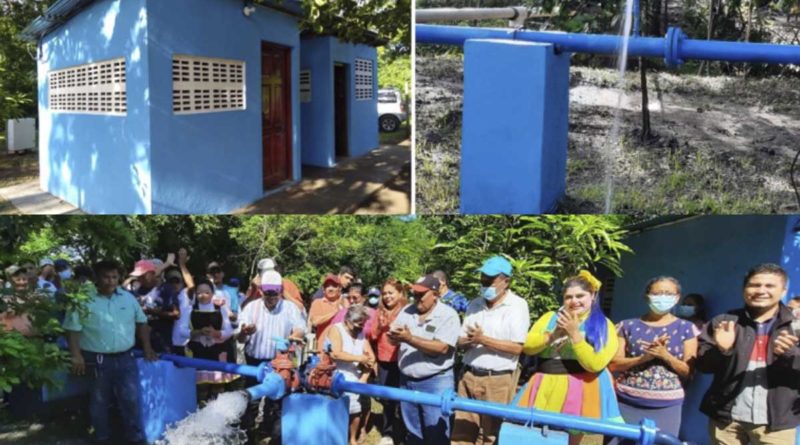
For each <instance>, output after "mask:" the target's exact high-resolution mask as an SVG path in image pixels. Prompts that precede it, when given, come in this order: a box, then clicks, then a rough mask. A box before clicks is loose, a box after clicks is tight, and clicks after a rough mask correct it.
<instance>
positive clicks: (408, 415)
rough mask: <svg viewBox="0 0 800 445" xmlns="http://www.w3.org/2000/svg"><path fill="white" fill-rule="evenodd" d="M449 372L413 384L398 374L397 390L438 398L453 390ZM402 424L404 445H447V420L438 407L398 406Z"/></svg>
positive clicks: (448, 435) (448, 439)
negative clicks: (403, 424)
mask: <svg viewBox="0 0 800 445" xmlns="http://www.w3.org/2000/svg"><path fill="white" fill-rule="evenodd" d="M454 386H455V381H454V380H453V370H452V369H451V370H449V371H447V372H444V373H442V374H439V375H435V376H433V377H429V378H427V379H424V380H413V379H410V378H408V377H406V376H405V375H403V374H402V373H400V387H401V388H403V389H410V390H412V391H420V392H424V393H428V394H441V393H443V392H444V391H445V390H447V389H453V387H454ZM400 411H401V412H402V413H403V422H404V423H405V425H406V429H407V430H408V437H407V439H406V445H417V444H425V445H439V444H446V443H450V416H449V415H445V414H443V413H442V409H441V407H438V406H424V405H417V404H415V403H408V402H400Z"/></svg>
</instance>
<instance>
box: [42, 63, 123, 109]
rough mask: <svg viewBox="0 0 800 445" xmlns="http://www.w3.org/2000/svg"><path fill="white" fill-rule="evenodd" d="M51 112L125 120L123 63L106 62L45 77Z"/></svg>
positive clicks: (67, 69) (56, 72)
mask: <svg viewBox="0 0 800 445" xmlns="http://www.w3.org/2000/svg"><path fill="white" fill-rule="evenodd" d="M48 87H49V90H48V99H49V102H50V110H51V111H53V112H60V113H80V114H104V115H114V116H125V114H126V113H127V111H128V107H127V97H126V95H125V59H124V58H120V59H113V60H106V61H104V62H96V63H89V64H86V65H78V66H73V67H69V68H64V69H60V70H56V71H50V72H49V73H48Z"/></svg>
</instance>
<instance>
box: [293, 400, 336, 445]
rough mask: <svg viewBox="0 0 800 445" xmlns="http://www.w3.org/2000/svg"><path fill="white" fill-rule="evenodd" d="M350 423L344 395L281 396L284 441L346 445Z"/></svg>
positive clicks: (301, 444)
mask: <svg viewBox="0 0 800 445" xmlns="http://www.w3.org/2000/svg"><path fill="white" fill-rule="evenodd" d="M349 424H350V413H349V411H348V399H347V397H341V398H338V399H334V398H333V397H329V396H325V395H321V394H298V393H295V394H291V395H289V396H287V397H285V398H284V399H283V405H282V416H281V437H282V439H283V443H284V445H347V429H348V425H349Z"/></svg>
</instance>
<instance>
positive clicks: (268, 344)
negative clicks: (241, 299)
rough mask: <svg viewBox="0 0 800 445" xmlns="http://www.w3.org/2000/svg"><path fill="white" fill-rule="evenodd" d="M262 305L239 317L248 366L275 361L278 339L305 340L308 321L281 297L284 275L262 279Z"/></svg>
mask: <svg viewBox="0 0 800 445" xmlns="http://www.w3.org/2000/svg"><path fill="white" fill-rule="evenodd" d="M261 291H262V292H263V294H264V296H263V297H262V298H261V301H254V302H253V303H251V304H248V305H247V306H245V308H244V309H243V310H242V313H241V314H240V317H239V323H240V326H241V331H240V332H239V337H238V338H239V341H240V342H241V343H245V347H244V353H245V360H246V361H247V364H248V365H257V364H259V363H261V362H263V361H269V360H272V359H273V358H275V352H276V346H277V342H276V341H275V339H276V338H277V339H286V338H290V337H291V338H294V339H298V340H302V338H303V336H304V334H305V325H306V323H305V321H304V320H303V316H302V314H301V313H300V311H299V310H298V309H297V306H295V305H294V304H292V303H290V302H287V301H285V300H284V299H283V298H282V297H281V295H282V294H283V287H282V285H281V275H280V274H279V273H278V272H275V271H274V270H273V271H267V272H265V273H264V274H263V275H262V276H261Z"/></svg>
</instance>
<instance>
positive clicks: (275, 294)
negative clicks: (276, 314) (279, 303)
mask: <svg viewBox="0 0 800 445" xmlns="http://www.w3.org/2000/svg"><path fill="white" fill-rule="evenodd" d="M264 295H265V296H267V297H278V296H280V292H278V291H274V290H268V291H266V292H264Z"/></svg>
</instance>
